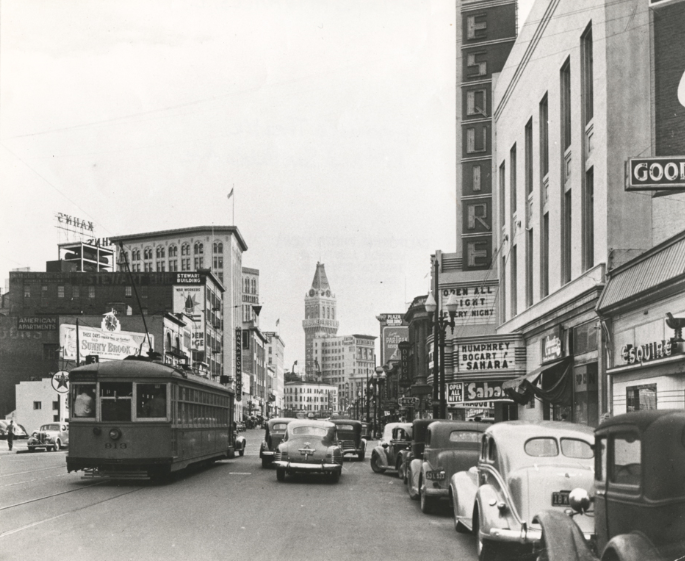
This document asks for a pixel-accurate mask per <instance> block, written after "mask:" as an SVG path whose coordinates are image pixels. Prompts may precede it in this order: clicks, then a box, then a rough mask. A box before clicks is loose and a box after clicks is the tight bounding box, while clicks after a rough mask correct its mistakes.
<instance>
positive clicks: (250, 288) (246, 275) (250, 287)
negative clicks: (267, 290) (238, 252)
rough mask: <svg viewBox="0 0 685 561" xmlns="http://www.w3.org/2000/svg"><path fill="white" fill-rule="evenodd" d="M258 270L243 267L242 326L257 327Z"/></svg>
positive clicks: (258, 310)
mask: <svg viewBox="0 0 685 561" xmlns="http://www.w3.org/2000/svg"><path fill="white" fill-rule="evenodd" d="M260 311H261V306H260V305H259V270H258V269H250V268H248V267H243V325H246V324H249V325H251V326H253V327H259V312H260Z"/></svg>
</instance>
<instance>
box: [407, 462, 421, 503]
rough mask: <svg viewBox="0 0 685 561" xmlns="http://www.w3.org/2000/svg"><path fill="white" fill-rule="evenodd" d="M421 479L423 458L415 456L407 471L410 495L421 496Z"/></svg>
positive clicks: (413, 496)
mask: <svg viewBox="0 0 685 561" xmlns="http://www.w3.org/2000/svg"><path fill="white" fill-rule="evenodd" d="M420 479H421V460H420V459H418V458H414V459H413V460H412V461H411V462H409V471H408V473H407V485H408V487H409V488H408V492H409V496H410V497H412V498H418V496H419V480H420Z"/></svg>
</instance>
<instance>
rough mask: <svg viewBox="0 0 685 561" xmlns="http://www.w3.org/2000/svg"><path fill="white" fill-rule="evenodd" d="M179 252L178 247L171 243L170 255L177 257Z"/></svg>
mask: <svg viewBox="0 0 685 561" xmlns="http://www.w3.org/2000/svg"><path fill="white" fill-rule="evenodd" d="M177 252H178V247H176V246H175V245H170V246H169V257H176V255H177Z"/></svg>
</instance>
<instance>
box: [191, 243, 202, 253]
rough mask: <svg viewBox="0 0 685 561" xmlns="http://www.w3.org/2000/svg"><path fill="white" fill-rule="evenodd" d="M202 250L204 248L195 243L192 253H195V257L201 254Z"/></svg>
mask: <svg viewBox="0 0 685 561" xmlns="http://www.w3.org/2000/svg"><path fill="white" fill-rule="evenodd" d="M203 250H204V246H203V245H202V244H201V243H199V242H195V245H194V246H193V251H194V252H195V255H199V254H201V253H203Z"/></svg>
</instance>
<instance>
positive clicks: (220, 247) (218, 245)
mask: <svg viewBox="0 0 685 561" xmlns="http://www.w3.org/2000/svg"><path fill="white" fill-rule="evenodd" d="M223 252H224V244H223V243H221V242H214V253H223Z"/></svg>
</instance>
